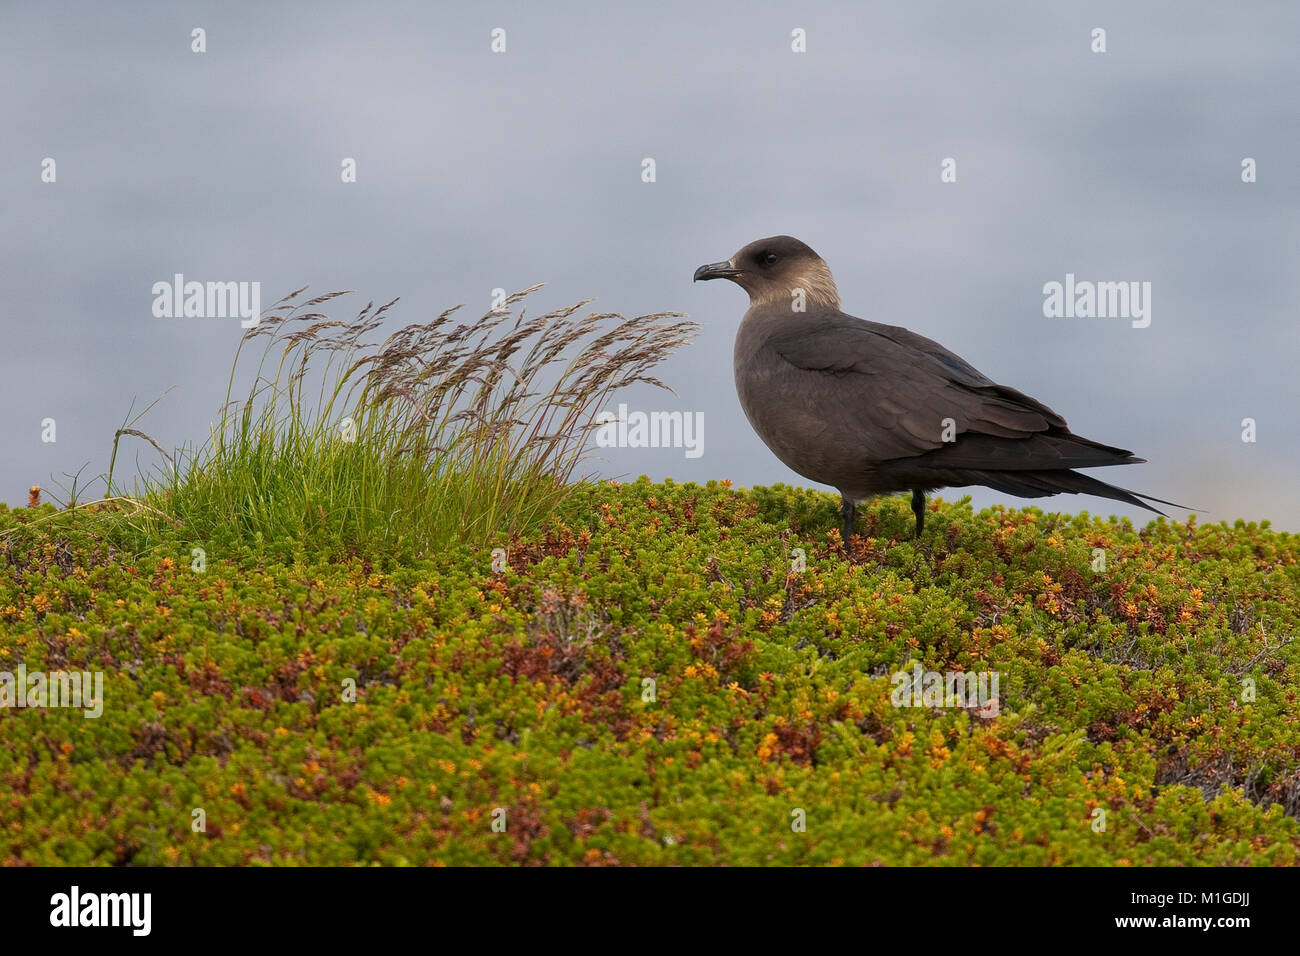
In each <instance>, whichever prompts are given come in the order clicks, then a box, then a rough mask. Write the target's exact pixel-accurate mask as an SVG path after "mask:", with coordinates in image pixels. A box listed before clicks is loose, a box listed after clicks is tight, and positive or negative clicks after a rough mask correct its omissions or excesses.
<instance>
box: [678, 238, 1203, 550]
mask: <svg viewBox="0 0 1300 956" xmlns="http://www.w3.org/2000/svg"><path fill="white" fill-rule="evenodd" d="M709 279H729V280H730V281H732V282H734V283H736V285H738V286H740V287H741V288H742V289H744V290H745V291H746V292H747V293H749V309H748V310H747V311H746V312H745V316H744V318H743V320H742V321H741V323H740V329H739V331H738V332H737V333H736V342H735V350H734V355H733V362H734V369H735V376H736V391H737V394H738V396H739V398H740V405H741V408H742V409H743V410H744V412H745V417H746V418H747V419H749V423H750V425H751V426H753V428H754V431H755V432H757V433H758V437H759V438H761V439H762V440H763V443H764V444H765V445H767V447H768V448H769V449H770V450H771V451H772V452H773V454H775V455H776V457H777V458H779V459H780V460H781V461H782V462H784V463H785V464H786V465H787V466H788V467H789V468H791V469H792V470H793V471H795V472H796V473H798V474H800V475H802V476H803V477H805V478H808V479H810V480H812V481H815V482H817V483H819V484H824V485H830V486H831V487H833V488H835V489H836V490H837V491H838V492H839V494H840V514H841V517H842V518H843V542H844V545H845V547H847V546H848V543H849V540H850V538H851V537H852V534H853V525H854V520H855V518H856V516H857V507H858V505H859V504H861V503H862V502H863V501H865V500H867V499H869V498H872V497H875V496H876V495H882V494H895V493H898V492H904V493H905V492H908V491H910V492H911V493H912V512H913V513H914V514H915V516H916V535H915V536H916V537H917V538H920V537H921V534H922V532H923V530H924V527H925V510H926V495H927V494H929V493H930V492H933V491H935V490H937V489H939V488H949V487H953V488H959V487H967V486H972V485H982V486H985V487H988V488H992V489H995V490H997V491H1001V492H1004V493H1006V494H1009V495H1015V496H1017V497H1021V498H1042V497H1046V496H1049V495H1058V494H1062V493H1070V494H1087V495H1095V496H1098V497H1102V498H1110V499H1114V500H1116V501H1123V502H1127V503H1128V504H1131V505H1137V506H1138V507H1141V508H1145V509H1146V510H1148V511H1152V512H1155V513H1156V514H1164V512H1162V511H1160V510H1159V509H1158V508H1155V507H1152V505H1150V504H1148V502H1157V503H1159V504H1162V505H1170V506H1172V507H1175V508H1184V507H1185V506H1184V505H1179V504H1175V503H1174V502H1172V501H1165V500H1164V499H1162V498H1155V497H1152V496H1151V495H1145V494H1139V493H1137V492H1132V491H1128V490H1125V489H1123V488H1118V487H1116V486H1114V485H1109V484H1107V483H1106V482H1104V481H1100V480H1099V479H1097V478H1093V477H1091V476H1090V475H1084V474H1081V473H1079V472H1077V471H1075V470H1074V469H1076V468H1093V467H1098V466H1108V465H1132V464H1141V463H1143V462H1145V461H1146V459H1144V458H1138V457H1136V456H1134V454H1133V453H1132V452H1131V451H1127V450H1126V449H1123V448H1116V447H1113V446H1111V445H1104V444H1102V443H1101V442H1096V441H1092V440H1091V439H1087V438H1083V437H1081V436H1079V435H1075V434H1074V433H1072V432H1071V431H1070V429H1069V427H1068V426H1067V425H1066V422H1065V419H1064V418H1062V417H1061V416H1060V415H1058V414H1057V413H1056V412H1054V411H1052V409H1050V408H1048V407H1047V406H1046V405H1044V404H1043V403H1042V402H1039V401H1037V400H1036V399H1033V398H1030V397H1029V396H1028V395H1025V394H1024V393H1023V392H1019V391H1017V390H1016V389H1014V388H1010V387H1008V386H1006V385H999V384H997V383H996V382H994V381H993V380H992V379H990V378H988V377H987V376H986V375H984V374H983V373H981V372H979V371H978V370H976V369H975V368H974V366H972V365H971V364H970V363H969V362H967V361H966V360H965V359H963V358H961V357H960V356H958V355H956V354H954V353H953V352H950V351H949V350H948V349H946V348H944V347H943V346H942V345H940V344H939V343H938V342H935V341H933V340H931V339H928V338H926V337H925V336H923V335H918V334H917V333H916V332H912V331H910V330H908V329H905V328H903V327H902V326H898V325H883V324H881V323H879V322H872V321H868V320H866V319H860V318H857V317H856V316H852V315H849V314H847V313H845V312H843V311H841V309H840V295H839V290H838V289H837V288H836V285H835V279H834V278H833V277H832V275H831V271H830V268H829V267H828V266H827V265H826V263H825V261H823V259H822V258H821V256H819V255H817V253H816V252H814V251H813V250H812V249H811V248H810V247H809V246H807V245H806V244H804V243H803V242H800V241H799V240H798V239H795V238H794V237H792V236H771V237H769V238H767V239H759V240H757V241H755V242H751V243H749V245H747V246H745V247H744V248H742V249H741V250H740V251H739V252H737V253H736V254H735V255H734V256H732V257H731V258H730V259H728V260H726V261H724V262H713V263H709V264H707V265H702V266H700V267H699V268H698V269H696V270H695V281H697V282H698V281H701V280H709Z"/></svg>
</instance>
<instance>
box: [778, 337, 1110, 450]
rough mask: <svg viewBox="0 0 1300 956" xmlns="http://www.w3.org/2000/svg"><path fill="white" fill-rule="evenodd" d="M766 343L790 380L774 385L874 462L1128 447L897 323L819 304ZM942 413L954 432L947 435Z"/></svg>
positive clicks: (949, 430)
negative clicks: (1086, 433)
mask: <svg viewBox="0 0 1300 956" xmlns="http://www.w3.org/2000/svg"><path fill="white" fill-rule="evenodd" d="M767 347H768V348H770V349H771V350H772V352H773V353H775V355H777V356H779V357H780V360H781V361H782V362H784V363H785V365H786V366H787V367H786V369H785V370H784V375H780V374H779V375H778V378H786V379H787V381H785V382H784V383H774V384H778V385H780V387H783V388H786V389H788V390H789V392H790V394H791V395H792V396H793V395H795V394H799V395H800V400H801V401H804V402H811V404H812V405H813V406H814V407H816V408H817V409H818V414H819V417H820V418H821V419H822V420H823V421H824V422H825V424H826V426H827V433H828V434H834V435H836V436H839V438H840V440H844V439H848V440H849V441H852V442H854V443H855V444H856V445H857V446H858V447H860V448H862V449H863V450H864V451H865V452H867V453H868V454H869V455H870V457H871V459H872V460H874V461H888V460H890V459H896V458H917V457H918V456H925V457H926V461H927V462H933V464H935V465H942V466H943V467H945V468H961V467H964V468H1008V469H1034V468H1043V467H1087V466H1088V465H1089V464H1093V465H1101V464H1115V463H1117V462H1116V456H1117V455H1118V456H1127V455H1129V453H1128V452H1126V451H1124V450H1123V449H1117V448H1111V447H1110V446H1106V445H1100V444H1098V443H1096V442H1091V441H1088V440H1087V439H1082V438H1079V437H1077V436H1075V435H1071V434H1070V433H1069V430H1068V428H1067V427H1066V424H1065V419H1063V418H1062V417H1061V416H1060V415H1058V414H1056V412H1054V411H1052V410H1051V409H1050V408H1048V407H1047V406H1046V405H1044V404H1042V403H1041V402H1038V401H1035V400H1034V399H1032V398H1030V397H1029V396H1027V395H1024V394H1022V393H1021V392H1018V391H1016V390H1015V389H1013V388H1008V387H1006V386H1004V385H998V384H997V383H995V382H993V381H992V380H991V379H989V378H988V377H987V376H985V375H983V374H982V373H980V372H979V371H978V370H977V369H975V368H974V367H973V366H972V365H971V364H970V363H969V362H967V361H965V360H964V359H963V358H961V357H960V356H958V355H956V354H954V353H953V352H950V351H948V350H947V349H946V348H944V347H943V346H941V345H939V344H938V343H937V342H934V341H932V340H930V339H927V338H926V337H925V336H922V335H917V334H916V333H915V332H911V331H909V330H907V329H904V328H901V327H899V326H891V325H882V324H880V323H876V322H868V321H866V320H863V319H858V318H855V317H853V316H851V315H845V314H844V313H842V312H835V311H825V312H821V313H813V314H810V315H808V316H807V317H806V319H805V320H804V321H801V322H799V323H798V324H797V325H796V324H793V323H792V324H791V326H790V327H789V328H788V330H781V331H778V332H776V333H775V334H773V335H772V336H771V337H770V338H769V339H768V340H767ZM946 419H952V425H951V427H950V428H949V429H948V430H947V431H948V433H949V434H950V435H952V436H955V437H956V440H955V441H947V442H945V441H944V436H945V425H946V424H947V422H946V421H945V420H946ZM1049 462H1050V464H1049Z"/></svg>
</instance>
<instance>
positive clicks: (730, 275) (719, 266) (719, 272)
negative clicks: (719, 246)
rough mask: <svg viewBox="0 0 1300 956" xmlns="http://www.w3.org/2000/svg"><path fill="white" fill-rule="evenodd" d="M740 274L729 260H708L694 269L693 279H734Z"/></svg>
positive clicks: (697, 280)
mask: <svg viewBox="0 0 1300 956" xmlns="http://www.w3.org/2000/svg"><path fill="white" fill-rule="evenodd" d="M738 275H740V270H739V269H733V268H732V267H731V263H730V262H710V263H709V264H708V265H707V266H700V267H699V268H698V269H696V270H695V281H696V282H699V281H700V280H701V279H734V278H736V276H738Z"/></svg>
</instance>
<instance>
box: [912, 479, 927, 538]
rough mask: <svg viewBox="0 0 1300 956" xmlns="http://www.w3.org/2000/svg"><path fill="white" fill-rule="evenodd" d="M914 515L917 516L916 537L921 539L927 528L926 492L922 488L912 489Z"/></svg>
mask: <svg viewBox="0 0 1300 956" xmlns="http://www.w3.org/2000/svg"><path fill="white" fill-rule="evenodd" d="M912 514H914V515H916V536H917V537H918V538H919V537H921V529H923V528H924V527H925V492H924V491H922V490H921V489H920V488H913V489H912Z"/></svg>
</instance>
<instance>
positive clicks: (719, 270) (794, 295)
mask: <svg viewBox="0 0 1300 956" xmlns="http://www.w3.org/2000/svg"><path fill="white" fill-rule="evenodd" d="M700 279H730V280H731V281H732V282H734V283H736V285H738V286H740V287H741V288H742V289H744V290H745V291H746V292H748V293H749V304H750V306H751V307H754V306H760V305H770V304H786V305H790V304H791V303H795V302H800V301H802V302H803V303H804V308H805V309H807V310H809V311H811V310H813V309H817V308H827V309H838V308H839V307H840V293H839V290H838V289H836V288H835V280H834V279H833V278H831V270H830V269H829V268H828V267H827V265H826V263H825V262H823V261H822V257H821V256H819V255H817V253H815V252H813V251H812V249H810V248H809V247H808V246H806V245H804V244H803V243H802V242H800V241H799V240H798V239H795V238H794V237H793V236H772V237H771V238H769V239H759V240H757V241H756V242H751V243H750V244H749V245H747V246H745V248H743V249H741V250H740V251H739V252H737V253H736V254H735V255H734V256H732V257H731V258H730V259H728V260H727V261H726V262H713V263H710V264H709V265H706V266H700V267H699V268H698V269H696V270H695V280H696V281H697V282H698V281H699V280H700ZM801 311H802V310H801Z"/></svg>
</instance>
